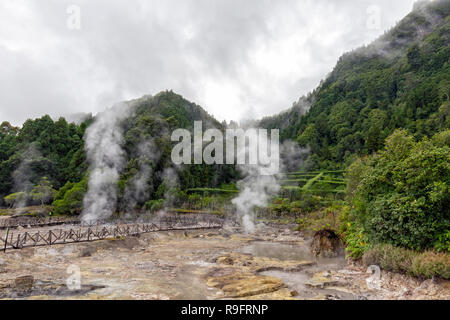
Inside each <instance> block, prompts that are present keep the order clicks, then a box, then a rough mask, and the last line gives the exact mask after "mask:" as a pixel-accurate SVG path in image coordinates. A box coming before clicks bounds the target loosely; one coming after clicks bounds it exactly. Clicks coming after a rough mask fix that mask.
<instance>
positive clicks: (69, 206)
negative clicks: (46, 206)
mask: <svg viewBox="0 0 450 320" xmlns="http://www.w3.org/2000/svg"><path fill="white" fill-rule="evenodd" d="M69 184H70V183H69ZM70 185H71V186H72V187H71V188H70V189H69V187H66V186H65V187H63V188H62V189H64V190H63V191H60V192H59V196H60V199H59V200H55V201H53V204H52V205H53V207H54V210H55V214H58V215H59V214H69V215H77V214H79V213H80V212H81V209H82V207H83V198H84V195H85V194H86V192H87V178H85V179H83V180H82V181H80V182H78V183H75V184H70ZM61 197H62V198H61Z"/></svg>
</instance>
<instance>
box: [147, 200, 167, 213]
mask: <svg viewBox="0 0 450 320" xmlns="http://www.w3.org/2000/svg"><path fill="white" fill-rule="evenodd" d="M164 203H165V200H164V199H158V200H150V201H148V202H147V203H145V209H147V210H149V211H150V212H157V211H160V210H162V209H163V208H164Z"/></svg>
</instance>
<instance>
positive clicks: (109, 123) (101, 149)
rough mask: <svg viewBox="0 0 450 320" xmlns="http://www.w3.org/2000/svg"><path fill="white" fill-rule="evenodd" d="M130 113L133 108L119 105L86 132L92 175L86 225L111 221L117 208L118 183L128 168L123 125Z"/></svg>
mask: <svg viewBox="0 0 450 320" xmlns="http://www.w3.org/2000/svg"><path fill="white" fill-rule="evenodd" d="M130 113H131V108H130V106H129V105H127V104H118V105H115V106H114V107H112V108H110V109H108V110H106V111H105V112H103V113H101V114H98V115H97V117H96V119H95V122H94V123H93V124H92V125H91V126H90V127H89V128H88V129H87V131H86V135H85V149H86V154H87V158H88V162H89V169H90V175H89V188H88V192H87V193H86V195H85V197H84V199H83V207H84V209H83V213H82V221H83V222H92V221H98V220H103V219H107V218H109V217H110V216H111V215H112V214H113V213H114V211H115V209H116V204H117V182H118V179H119V174H120V172H121V171H122V170H123V168H124V165H125V154H124V150H123V149H122V142H123V128H122V126H121V123H122V121H123V120H124V119H125V118H126V117H128V116H130Z"/></svg>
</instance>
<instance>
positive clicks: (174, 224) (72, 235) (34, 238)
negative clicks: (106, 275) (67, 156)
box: [0, 217, 223, 251]
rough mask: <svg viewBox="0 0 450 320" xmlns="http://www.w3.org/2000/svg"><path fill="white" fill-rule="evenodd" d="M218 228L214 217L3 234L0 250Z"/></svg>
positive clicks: (175, 218)
mask: <svg viewBox="0 0 450 320" xmlns="http://www.w3.org/2000/svg"><path fill="white" fill-rule="evenodd" d="M222 226H223V221H222V220H221V219H220V218H217V217H202V218H198V217H168V218H163V219H157V220H154V221H153V222H149V223H133V224H115V225H114V224H113V225H103V226H95V227H90V226H85V227H82V226H80V227H78V228H68V229H51V230H45V231H36V232H20V233H18V232H15V233H14V232H7V233H6V235H3V236H0V248H3V249H4V251H6V250H7V249H22V248H26V247H37V246H50V245H55V244H65V243H75V242H88V241H97V240H104V239H108V238H117V237H129V236H136V235H139V234H143V233H149V232H158V231H172V230H195V229H216V228H221V227H222Z"/></svg>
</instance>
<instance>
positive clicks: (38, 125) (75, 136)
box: [0, 91, 236, 213]
mask: <svg viewBox="0 0 450 320" xmlns="http://www.w3.org/2000/svg"><path fill="white" fill-rule="evenodd" d="M127 104H132V105H133V109H132V111H133V112H132V113H131V114H130V116H129V117H127V118H126V120H125V121H123V123H122V124H121V126H122V128H121V129H122V130H123V131H124V148H125V151H126V161H127V163H126V169H125V170H124V172H123V173H122V175H121V180H120V181H119V189H120V192H121V196H122V197H124V196H126V195H124V194H123V193H124V190H125V189H126V187H127V185H128V184H129V181H131V180H132V179H133V178H134V177H135V175H136V174H137V171H138V166H139V164H140V163H142V162H145V163H147V164H148V168H149V170H151V171H152V173H153V174H151V175H150V176H149V177H148V180H146V181H144V182H143V183H144V184H145V186H143V190H144V191H143V192H145V193H146V194H147V200H149V199H153V198H157V199H159V198H165V193H167V192H168V191H167V189H168V188H169V187H168V186H167V184H168V183H167V182H166V183H165V181H170V186H171V187H176V186H179V185H182V186H183V188H195V187H204V186H209V187H215V186H219V185H220V184H222V183H225V182H228V181H230V179H233V178H235V177H236V171H235V170H234V167H231V166H225V165H224V166H201V165H191V166H185V167H183V168H176V169H175V168H172V162H171V160H170V154H171V149H172V143H171V141H170V135H171V132H172V131H173V130H175V129H177V128H186V129H192V127H193V123H194V121H195V120H202V121H203V123H204V127H205V128H208V127H214V128H218V129H223V128H222V125H221V124H220V123H219V122H217V121H216V120H215V119H214V118H212V117H211V116H210V115H208V114H207V113H206V112H205V111H204V110H203V109H202V108H201V107H200V106H198V105H196V104H194V103H191V102H189V101H187V100H185V99H183V98H182V97H181V96H179V95H177V94H175V93H173V92H171V91H166V92H162V93H160V94H158V95H156V96H154V97H151V96H146V97H143V98H141V99H138V100H134V101H130V102H127ZM93 121H95V118H88V119H86V120H85V121H84V122H83V123H81V124H79V125H77V124H74V123H67V121H66V120H65V119H63V118H60V119H59V120H57V121H53V120H52V119H51V118H50V116H44V117H42V118H40V119H35V120H27V121H26V122H25V123H24V125H23V127H22V128H16V127H13V126H12V125H11V124H9V123H7V122H4V123H2V125H1V131H0V195H1V199H2V200H1V201H2V204H3V205H8V206H11V205H17V204H18V203H19V202H21V203H22V204H23V205H25V204H33V203H34V204H38V203H40V199H38V197H35V198H33V196H32V194H33V192H32V191H33V189H34V188H36V187H38V186H40V187H44V186H43V184H45V186H47V189H48V190H47V193H48V194H47V195H42V196H44V197H45V198H47V199H46V200H47V201H49V199H53V198H55V200H56V201H55V205H56V207H57V211H59V212H60V213H78V212H79V210H80V208H81V205H82V199H83V195H84V193H85V192H86V189H87V174H88V172H87V169H88V164H87V161H86V153H85V150H84V140H83V138H84V134H85V131H86V128H87V127H88V126H89V125H90V124H91V123H92V122H93ZM144 142H146V143H147V144H148V148H147V150H145V152H142V151H141V150H140V149H142V145H143V143H144ZM170 168H172V169H173V170H177V172H176V177H172V178H169V177H167V176H168V175H169V174H170V173H171V171H170V170H169V169H170ZM44 177H45V178H46V179H45V180H47V181H43V178H44ZM41 189H42V188H41ZM44 189H45V188H44ZM36 190H37V189H36ZM56 190H59V192H56ZM52 193H53V194H52ZM11 194H12V195H11ZM7 195H10V196H9V197H7V198H6V201H5V200H4V197H5V196H7ZM166 197H167V195H166ZM137 205H143V203H139V204H137ZM58 206H59V207H60V208H59V210H58Z"/></svg>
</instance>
